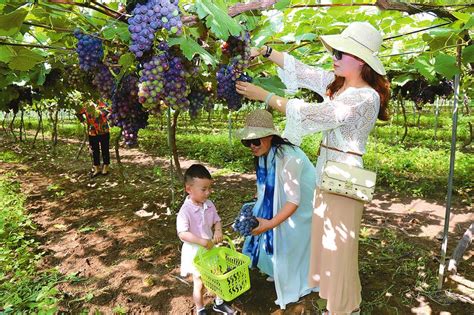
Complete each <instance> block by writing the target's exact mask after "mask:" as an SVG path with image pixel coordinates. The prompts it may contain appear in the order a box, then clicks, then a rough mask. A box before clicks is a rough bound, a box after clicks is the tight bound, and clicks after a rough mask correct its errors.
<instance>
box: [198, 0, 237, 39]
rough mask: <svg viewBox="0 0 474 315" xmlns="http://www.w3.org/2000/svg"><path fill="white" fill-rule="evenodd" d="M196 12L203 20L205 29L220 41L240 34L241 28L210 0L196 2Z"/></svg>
mask: <svg viewBox="0 0 474 315" xmlns="http://www.w3.org/2000/svg"><path fill="white" fill-rule="evenodd" d="M196 12H197V14H198V16H199V18H200V19H201V20H204V19H205V21H206V25H207V27H208V28H210V29H211V30H212V32H213V33H214V34H216V36H217V37H219V38H220V39H224V40H227V38H228V37H229V35H233V36H237V35H238V34H240V32H242V27H241V26H240V25H239V24H238V23H237V22H236V21H235V20H234V19H232V18H231V17H230V16H229V15H228V14H227V12H225V11H224V10H222V9H221V8H219V7H218V6H216V5H215V4H214V3H212V1H211V0H197V1H196Z"/></svg>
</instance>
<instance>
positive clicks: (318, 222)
mask: <svg viewBox="0 0 474 315" xmlns="http://www.w3.org/2000/svg"><path fill="white" fill-rule="evenodd" d="M363 209H364V204H363V203H362V202H361V201H357V200H354V199H351V198H347V197H343V196H338V195H334V194H329V193H325V192H322V191H320V190H319V189H316V192H315V198H314V210H313V222H312V231H311V259H310V268H309V286H310V287H313V286H319V296H320V297H321V298H323V299H327V309H328V310H329V311H330V312H331V315H336V314H350V313H351V312H352V311H353V310H356V309H357V308H358V307H359V305H360V302H361V300H362V297H361V290H362V288H361V285H360V278H359V263H358V251H359V228H360V223H361V219H362V211H363Z"/></svg>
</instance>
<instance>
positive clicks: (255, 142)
mask: <svg viewBox="0 0 474 315" xmlns="http://www.w3.org/2000/svg"><path fill="white" fill-rule="evenodd" d="M241 142H242V144H243V145H244V146H246V147H247V148H250V145H252V144H253V146H254V147H258V146H259V145H260V144H262V142H261V141H260V139H251V140H241Z"/></svg>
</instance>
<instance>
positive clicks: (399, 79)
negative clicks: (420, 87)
mask: <svg viewBox="0 0 474 315" xmlns="http://www.w3.org/2000/svg"><path fill="white" fill-rule="evenodd" d="M413 79H415V76H414V75H413V74H410V73H405V74H401V75H397V76H395V77H393V79H391V80H390V84H394V85H398V86H403V85H405V84H406V83H407V82H408V81H411V80H413Z"/></svg>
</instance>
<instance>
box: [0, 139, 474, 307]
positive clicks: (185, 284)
mask: <svg viewBox="0 0 474 315" xmlns="http://www.w3.org/2000/svg"><path fill="white" fill-rule="evenodd" d="M0 138H1V137H0ZM0 140H2V145H1V146H0V149H1V150H7V149H8V150H11V149H13V150H14V151H16V152H17V153H19V154H20V155H21V156H22V157H23V158H24V159H25V161H24V163H22V164H18V163H5V162H0V173H5V172H16V173H17V174H18V178H19V179H20V180H21V182H22V189H23V191H24V193H25V194H26V195H27V196H28V198H27V210H28V211H29V213H30V214H31V215H32V218H33V220H34V221H35V222H36V224H37V225H38V231H37V232H38V233H37V237H38V239H39V241H40V242H41V244H42V249H43V250H45V251H46V256H45V259H44V261H43V265H44V267H45V268H46V267H52V266H57V267H58V268H59V269H60V270H61V272H63V273H64V274H71V273H74V274H76V275H77V276H78V277H79V278H80V279H81V281H77V282H75V283H70V284H63V285H62V286H61V288H60V289H61V290H62V291H63V292H64V296H65V302H64V303H63V305H62V308H63V310H64V311H65V312H71V313H77V312H79V311H81V310H88V311H89V313H93V312H94V311H100V312H103V313H105V314H110V313H112V312H120V310H126V312H127V313H133V314H142V313H158V314H191V313H192V311H193V303H192V299H191V288H192V283H191V282H189V280H188V279H181V278H180V277H179V251H180V246H181V243H180V241H179V239H178V238H177V236H176V232H175V211H177V207H178V206H179V204H180V202H181V200H182V192H181V190H180V187H179V185H178V183H177V182H176V181H175V187H174V190H175V192H176V202H175V204H172V203H171V197H170V196H171V193H170V191H171V187H170V179H169V176H168V174H169V169H168V162H167V160H166V159H163V158H159V157H154V156H151V155H149V154H146V153H144V152H142V151H140V150H138V149H121V158H122V162H123V164H124V174H125V179H126V180H125V181H121V180H120V178H119V176H118V170H117V166H116V165H114V164H113V168H112V172H111V174H110V175H108V176H107V177H105V176H101V177H98V178H95V179H90V178H89V177H88V175H87V169H88V165H89V163H90V162H89V159H88V156H87V155H86V154H84V155H83V156H81V157H80V159H79V160H75V159H74V156H75V152H76V150H77V145H65V144H61V145H60V147H59V149H58V150H59V151H58V154H57V155H56V156H53V155H51V154H49V153H48V151H46V150H41V149H38V150H37V151H35V152H31V151H30V150H28V149H27V148H21V147H15V146H13V145H11V144H8V143H7V141H4V140H5V139H0ZM181 163H182V164H181V165H182V167H183V168H186V167H187V166H189V165H190V164H191V163H193V161H185V160H182V161H181ZM210 169H211V171H212V172H213V173H215V174H218V173H219V170H217V169H215V168H210ZM254 189H255V177H254V176H253V175H251V174H244V175H242V174H225V175H218V176H215V185H214V190H215V193H214V195H213V198H212V199H213V201H214V202H215V204H216V206H217V209H218V210H219V212H220V215H221V217H222V219H223V221H224V225H228V224H230V223H231V222H232V220H233V218H234V216H235V214H236V211H237V210H238V209H239V206H240V204H241V203H242V201H244V200H248V199H249V198H250V197H251V196H252V195H253V192H254ZM444 207H445V206H444V205H443V203H442V202H436V201H428V200H422V199H411V198H402V199H400V198H398V197H397V196H394V195H392V194H390V193H388V192H379V193H378V194H377V196H376V199H375V200H374V202H373V203H372V204H370V205H369V206H368V207H367V211H366V212H365V214H364V222H363V226H364V227H365V228H367V229H371V230H373V231H378V230H382V229H391V230H394V231H396V233H397V235H400V238H404V239H408V240H411V241H413V242H414V243H416V244H420V246H424V247H426V248H427V249H428V250H430V251H431V252H432V253H433V256H434V257H436V256H437V255H438V252H439V247H440V243H439V241H438V240H436V238H435V237H436V235H438V233H439V232H440V231H442V229H443V224H444ZM471 210H472V209H471V208H470V207H469V206H467V205H462V204H455V205H454V206H453V211H452V217H451V221H450V233H451V234H450V244H449V246H450V248H451V250H452V249H453V248H454V246H455V243H456V242H457V239H458V238H459V237H460V236H461V235H462V233H463V232H464V230H465V229H466V228H467V226H469V224H470V222H471V221H473V219H474V217H473V214H472V211H471ZM225 230H226V232H227V233H228V234H231V235H232V236H233V238H235V237H236V235H235V234H233V232H232V231H231V230H230V227H229V226H227V228H226V229H225ZM365 250H366V249H365V248H363V247H362V248H361V255H362V251H365ZM472 254H473V251H469V252H467V253H466V255H465V258H466V261H464V262H463V266H464V267H463V268H461V269H460V273H461V275H464V276H466V275H470V276H471V277H472V274H473V272H472V271H473V270H474V268H473V260H474V259H473V255H472ZM393 264H395V265H396V264H397V261H394V262H393ZM433 266H436V261H434V262H433ZM251 280H252V288H251V290H250V291H249V292H247V293H245V294H244V295H242V296H241V297H239V298H238V299H237V300H236V301H234V306H235V307H236V308H237V309H239V310H240V311H241V313H246V314H270V313H272V314H277V313H282V312H280V311H279V310H278V308H277V307H276V305H275V304H274V303H273V301H274V300H275V298H276V296H275V293H274V288H273V284H272V283H269V282H266V281H265V278H264V277H263V276H262V275H260V274H258V273H257V272H256V271H251ZM472 280H473V279H472V278H471V281H472ZM362 281H363V288H364V289H363V291H364V292H363V295H364V299H366V298H365V297H369V296H371V294H373V293H374V292H370V291H373V290H377V287H378V285H375V283H376V282H380V278H378V277H377V275H369V274H367V275H365V274H362ZM391 281H392V282H396V281H397V280H391ZM450 281H452V280H450ZM463 281H467V282H465V283H464V286H465V287H466V288H467V293H465V294H464V296H465V297H466V299H465V300H464V302H462V301H461V300H459V301H454V300H453V301H454V302H452V301H451V302H450V303H449V305H448V304H447V306H446V307H445V306H443V305H440V304H439V303H434V302H431V303H430V301H429V300H428V301H421V300H420V301H419V304H418V305H412V311H410V308H407V307H404V306H403V305H402V303H401V302H400V301H397V298H398V299H399V300H400V299H403V298H404V297H394V298H393V299H391V300H390V301H393V303H392V302H391V308H390V307H386V308H382V310H381V311H380V312H378V313H377V314H395V312H394V311H393V309H394V308H395V309H396V308H398V311H397V313H398V314H405V313H407V314H409V313H416V310H418V309H419V310H420V312H419V313H423V310H426V307H427V306H428V307H429V308H431V309H432V310H433V311H441V310H449V309H453V310H458V311H459V312H458V313H455V312H453V314H464V311H466V312H470V310H472V311H473V312H474V305H473V304H470V300H469V299H471V302H472V300H474V286H472V287H470V285H472V283H470V282H469V280H467V279H463ZM466 283H467V284H466ZM394 284H395V285H398V284H397V283H394ZM469 290H470V291H469ZM382 292H383V290H382ZM211 299H212V297H211V296H210V295H209V296H208V297H207V300H208V302H209V303H210V302H211ZM459 299H461V298H459ZM394 300H395V301H394ZM466 301H467V302H466ZM317 302H318V296H317V294H316V293H314V294H311V295H309V296H307V297H305V298H304V299H302V301H300V303H295V304H294V305H290V306H289V308H288V309H287V311H286V312H285V314H315V312H316V309H317ZM380 307H383V306H380ZM114 309H115V311H114ZM390 309H391V311H390ZM413 309H415V311H413ZM409 311H410V312H409ZM374 314H375V313H374ZM465 314H469V313H465Z"/></svg>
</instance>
